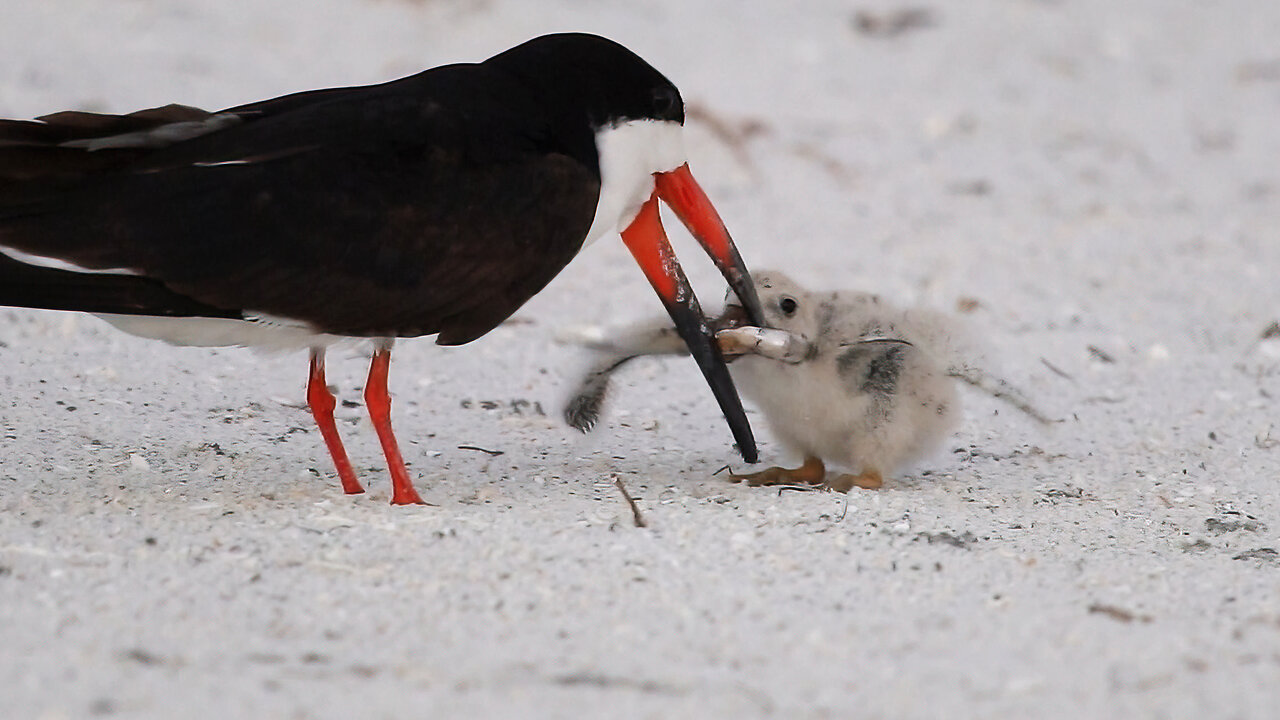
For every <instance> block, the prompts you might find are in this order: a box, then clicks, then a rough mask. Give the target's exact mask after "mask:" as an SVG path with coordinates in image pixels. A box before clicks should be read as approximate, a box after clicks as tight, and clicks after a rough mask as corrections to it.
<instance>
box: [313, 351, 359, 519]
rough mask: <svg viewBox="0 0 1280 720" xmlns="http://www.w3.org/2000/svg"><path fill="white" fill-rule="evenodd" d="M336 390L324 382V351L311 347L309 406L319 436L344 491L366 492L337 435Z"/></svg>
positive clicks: (352, 492) (349, 492) (353, 492)
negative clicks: (336, 470)
mask: <svg viewBox="0 0 1280 720" xmlns="http://www.w3.org/2000/svg"><path fill="white" fill-rule="evenodd" d="M337 404H338V403H337V401H336V400H334V399H333V393H331V392H329V386H328V385H327V384H326V383H325V381H324V350H322V349H318V348H313V349H312V350H311V375H310V377H308V378H307V406H308V407H310V408H311V415H312V417H314V418H315V419H316V425H317V426H319V427H320V437H322V438H324V444H325V447H327V448H329V455H330V456H331V457H332V458H333V465H334V467H336V468H337V469H338V477H339V478H340V479H341V480H342V491H343V492H345V493H347V494H348V495H355V494H357V493H362V492H364V488H363V487H361V486H360V481H359V480H357V479H356V471H355V470H354V469H352V467H351V460H349V459H348V458H347V450H346V448H344V447H342V438H340V437H338V428H337V426H336V425H335V424H334V422H333V409H334V408H335V407H337Z"/></svg>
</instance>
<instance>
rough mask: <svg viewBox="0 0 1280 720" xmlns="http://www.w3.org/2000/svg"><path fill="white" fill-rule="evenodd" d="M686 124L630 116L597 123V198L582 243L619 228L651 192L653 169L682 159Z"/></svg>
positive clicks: (674, 164) (673, 166) (672, 167)
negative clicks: (599, 125) (615, 122)
mask: <svg viewBox="0 0 1280 720" xmlns="http://www.w3.org/2000/svg"><path fill="white" fill-rule="evenodd" d="M683 131H684V128H683V127H682V126H681V125H680V123H677V122H674V121H669V120H665V121H664V120H628V121H626V122H624V123H620V124H618V125H613V126H610V127H605V128H600V130H599V131H597V132H596V149H597V151H598V152H599V154H600V202H599V203H598V204H597V205H596V216H595V219H594V220H592V221H591V229H590V230H588V231H587V239H586V242H585V243H583V247H586V246H587V245H589V244H591V243H592V242H594V241H595V240H597V239H599V238H601V237H603V236H604V235H607V234H609V233H615V232H621V231H622V230H624V229H626V226H627V225H629V224H630V223H631V221H632V220H633V219H635V216H636V213H638V212H640V206H641V205H644V202H645V201H646V200H648V199H649V196H650V195H651V194H652V193H653V174H654V173H656V172H667V171H669V170H675V169H676V168H678V167H680V166H681V165H683V164H684V163H685V162H686V160H685V154H684V132H683Z"/></svg>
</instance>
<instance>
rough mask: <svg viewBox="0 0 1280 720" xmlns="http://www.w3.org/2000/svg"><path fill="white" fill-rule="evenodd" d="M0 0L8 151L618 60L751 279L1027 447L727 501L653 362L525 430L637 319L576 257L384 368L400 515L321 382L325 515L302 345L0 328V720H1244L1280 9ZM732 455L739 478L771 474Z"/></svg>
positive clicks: (628, 265)
mask: <svg viewBox="0 0 1280 720" xmlns="http://www.w3.org/2000/svg"><path fill="white" fill-rule="evenodd" d="M11 5H12V7H7V8H6V9H5V12H4V17H5V19H4V21H3V22H0V48H2V50H0V57H2V58H3V62H0V115H2V116H4V117H33V116H36V115H40V114H43V113H48V112H52V111H56V110H62V109H70V108H74V109H88V110H98V111H106V112H128V111H131V110H135V109H139V108H143V107H150V106H156V105H163V104H166V103H169V102H175V101H177V102H182V103H186V104H191V105H196V106H200V107H206V108H210V109H215V108H219V107H227V106H231V105H234V104H238V103H243V102H248V101H252V100H257V99H261V98H265V97H271V96H275V95H279V94H284V93H287V92H291V91H296V90H303V89H311V88H316V87H325V86H337V85H351V84H364V83H371V82H380V81H383V80H387V79H391V78H394V77H398V76H401V75H406V74H409V73H412V72H416V71H418V70H420V69H423V68H426V67H431V66H434V65H438V64H443V63H447V62H454V61H474V60H480V59H483V58H485V57H487V56H489V55H491V54H493V53H495V52H497V51H499V50H501V49H504V48H506V47H509V46H511V45H514V44H516V43H518V42H521V41H523V40H525V39H528V38H530V37H533V36H535V35H538V34H541V33H544V32H551V31H561V30H584V31H591V32H597V33H601V34H604V35H607V36H610V37H612V38H614V39H616V40H618V41H620V42H622V43H623V44H625V45H627V46H629V47H631V48H632V49H634V50H636V51H637V52H638V53H639V54H640V55H642V56H643V57H645V58H646V59H648V60H649V61H650V62H652V63H653V64H654V65H655V66H657V67H658V68H660V69H661V70H662V71H663V72H665V73H666V74H667V75H668V76H669V77H671V78H672V80H673V81H674V82H675V83H676V84H677V85H678V86H679V87H680V88H681V90H682V92H683V94H684V97H685V100H686V102H687V103H688V106H689V122H688V132H687V133H686V135H687V142H688V150H689V155H690V160H691V165H692V168H693V171H694V173H695V175H696V176H697V177H698V178H699V180H700V182H701V183H702V184H703V186H704V187H705V188H706V190H707V191H708V193H709V194H710V196H711V197H712V199H713V200H714V201H715V203H716V205H717V206H718V208H719V210H720V212H721V214H722V215H723V216H724V218H725V219H726V221H727V223H728V224H729V227H730V228H731V230H732V231H733V233H734V236H735V239H736V240H737V242H738V244H739V246H740V248H741V249H742V252H743V254H744V256H745V257H746V260H747V262H748V264H749V265H750V266H751V267H753V268H779V269H782V270H785V271H786V272H787V273H788V274H790V275H792V276H794V277H796V278H797V279H798V280H800V281H802V282H804V283H805V284H807V285H809V286H811V287H814V288H858V289H863V290H870V291H875V292H878V293H881V294H883V295H884V296H885V297H888V298H892V299H893V300H894V301H895V302H898V303H903V304H911V303H914V304H920V305H926V306H930V307H934V308H938V309H941V310H945V311H948V312H953V313H957V314H958V315H961V316H962V317H963V318H964V321H965V322H966V323H967V324H968V325H969V326H970V327H971V328H972V332H973V334H974V335H975V336H977V337H980V338H981V339H982V341H983V342H984V343H985V346H986V348H987V358H988V361H989V363H990V364H991V366H992V367H994V368H997V369H998V371H999V373H1000V374H1001V375H1002V376H1003V377H1005V378H1006V379H1008V380H1010V381H1011V382H1014V383H1016V384H1018V385H1019V386H1021V387H1023V388H1025V389H1026V390H1027V392H1028V393H1029V394H1030V395H1031V396H1032V397H1033V398H1034V399H1035V402H1036V403H1037V405H1038V406H1039V407H1040V408H1042V409H1043V410H1044V411H1045V412H1046V413H1048V414H1049V415H1052V416H1053V417H1056V418H1061V422H1058V423H1055V424H1054V425H1053V426H1052V427H1050V428H1048V429H1045V428H1042V427H1040V426H1038V425H1036V424H1035V423H1033V422H1030V421H1028V420H1027V419H1025V418H1024V417H1022V416H1020V415H1019V414H1018V413H1016V412H1013V411H1011V410H1010V409H1009V408H1008V407H1007V406H1004V405H1002V404H1000V403H998V402H996V401H994V400H992V399H990V398H987V397H984V396H982V395H980V394H976V393H973V392H969V391H966V392H965V395H964V400H965V405H966V408H965V419H964V421H963V423H962V425H961V428H960V429H959V430H958V431H957V432H956V434H955V435H954V436H953V437H952V438H951V439H949V440H948V441H947V443H946V444H945V445H944V446H943V448H942V449H941V451H940V452H938V453H936V454H935V455H934V456H933V457H931V458H930V459H928V460H927V461H925V462H924V463H922V464H921V465H919V466H918V467H917V468H915V469H913V470H911V471H910V472H908V473H906V474H904V475H903V476H902V477H899V478H896V479H895V480H894V481H892V482H890V483H889V484H888V485H887V486H886V487H885V488H884V489H882V490H879V491H866V490H856V489H855V490H854V491H853V492H852V493H850V494H849V495H847V496H846V495H840V494H835V493H827V492H797V491H781V492H779V491H778V490H777V489H765V488H745V487H742V486H739V485H732V484H729V483H728V482H726V481H725V479H724V475H723V474H719V475H717V474H716V473H717V471H718V470H720V469H721V468H722V467H723V466H725V465H731V466H732V467H733V468H734V469H736V470H741V469H743V465H742V463H741V462H740V460H739V459H738V458H737V457H736V455H735V453H734V450H733V449H732V446H731V440H730V437H729V433H728V430H727V428H726V427H725V425H724V423H723V421H722V420H721V418H720V416H719V414H718V412H717V410H716V408H715V404H714V402H713V400H712V398H711V395H710V393H709V392H708V391H707V389H706V387H705V386H704V385H703V383H702V381H701V379H700V377H699V376H698V374H697V372H696V368H695V367H694V365H693V363H692V362H690V361H689V360H687V359H671V360H655V361H653V362H646V363H643V364H637V365H636V366H635V367H633V368H630V369H629V370H628V371H626V372H624V373H622V374H621V375H620V377H619V380H620V382H619V383H618V386H617V387H616V391H615V393H614V397H613V403H612V405H611V406H610V408H609V410H608V413H607V416H606V418H605V420H604V421H603V422H602V423H601V425H600V427H599V428H597V430H596V431H595V432H594V433H592V434H591V435H588V436H583V435H580V434H578V433H577V432H575V431H573V430H572V429H570V428H568V427H566V426H565V425H564V424H563V423H562V422H561V421H560V419H559V416H558V409H559V407H560V405H561V403H562V402H563V401H564V399H565V396H566V394H567V393H568V392H569V390H570V389H571V387H572V385H573V383H574V382H575V381H576V379H577V377H578V374H579V373H580V372H581V371H582V369H583V368H584V367H585V366H586V364H587V358H586V356H585V355H584V354H583V352H582V351H581V350H580V349H578V348H575V347H572V346H569V345H565V344H563V343H559V342H557V341H556V338H557V337H560V336H563V335H564V334H565V333H566V332H571V331H573V330H575V329H578V328H582V327H584V326H585V327H602V326H611V325H615V324H619V323H625V322H628V321H633V320H639V319H644V318H648V317H655V316H657V315H660V314H661V306H660V305H659V303H658V302H657V300H656V299H655V298H654V297H653V294H652V292H651V291H650V289H649V288H648V286H647V284H646V283H645V281H644V278H643V277H642V275H641V274H640V272H639V271H638V270H637V269H636V268H635V266H634V265H633V264H632V262H631V261H630V258H629V256H628V255H627V253H626V251H625V249H624V248H623V247H622V245H621V243H619V242H617V241H616V240H614V239H604V240H601V241H600V242H599V243H597V244H595V245H593V246H592V247H590V248H589V249H588V250H587V251H585V252H584V253H583V254H582V255H581V256H580V257H579V258H578V259H576V260H575V261H574V262H573V264H572V265H571V266H570V267H569V268H568V269H567V270H566V271H565V272H564V273H562V274H561V276H560V277H559V278H557V279H556V281H555V282H553V283H552V285H551V286H550V287H549V288H548V289H547V290H546V291H545V292H544V293H542V294H541V295H539V296H538V297H537V298H535V299H534V300H533V301H532V302H530V303H529V304H528V305H527V306H526V307H525V308H524V309H522V310H521V311H520V312H519V313H518V314H517V315H516V317H515V318H514V319H513V320H512V321H511V322H509V323H508V324H506V325H504V326H502V327H501V328H499V329H498V330H496V331H494V332H493V333H491V334H490V335H488V336H486V337H485V338H483V339H482V340H480V341H478V342H476V343H474V344H472V345H469V346H465V347H461V348H449V349H445V348H439V347H436V346H435V345H433V344H432V343H431V341H430V340H429V339H419V340H409V341H403V342H401V343H399V344H398V345H397V346H396V350H395V363H394V364H393V366H392V379H391V382H392V390H393V392H394V395H395V410H394V412H395V422H396V427H397V431H398V434H399V437H400V439H401V442H402V444H403V447H404V451H405V455H406V458H407V460H408V462H409V464H410V469H411V471H412V472H413V473H414V474H415V475H416V477H417V482H418V487H419V489H420V490H421V491H422V492H423V495H424V497H425V498H426V499H427V500H429V501H430V502H432V503H435V504H436V506H434V507H412V508H396V507H391V506H390V505H388V503H387V500H388V497H389V488H388V481H387V477H386V473H385V470H384V466H383V462H382V458H381V456H380V453H379V451H378V446H377V442H376V440H375V438H374V434H373V431H372V428H371V427H370V425H369V423H368V421H367V420H366V419H365V417H364V412H363V406H362V404H361V403H360V392H361V389H362V387H363V382H364V378H363V375H364V372H365V368H366V357H367V355H366V354H365V353H362V352H361V351H360V349H359V348H352V349H350V350H335V351H334V352H332V353H331V354H330V361H329V372H330V381H331V383H332V384H333V385H334V386H335V387H336V389H337V391H338V393H339V396H340V399H341V400H343V401H347V402H344V404H342V405H341V406H340V407H339V416H340V417H339V420H340V422H339V427H340V430H341V432H342V434H343V436H344V438H345V440H346V443H347V447H348V449H349V451H350V452H351V454H352V456H353V460H354V462H355V464H356V467H357V471H358V472H359V473H360V474H361V476H362V478H363V479H364V480H365V481H366V483H367V484H368V485H369V487H370V492H368V493H367V494H365V495H362V496H344V495H342V494H341V492H340V490H339V488H338V483H337V479H336V477H335V475H334V473H333V470H332V467H331V465H330V462H329V459H328V457H327V456H326V454H325V452H324V448H323V445H322V443H321V440H320V437H319V433H318V432H317V431H316V430H315V429H314V426H313V424H312V422H311V419H310V416H309V415H308V413H307V411H306V409H305V407H304V404H303V403H304V397H303V384H304V382H305V378H306V357H305V354H303V353H294V354H285V355H262V354H258V353H255V352H252V351H249V350H243V349H234V348H232V349H218V350H207V349H198V348H177V347H170V346H167V345H164V344H161V343H156V342H151V341H146V340H142V339H138V338H134V337H131V336H128V335H125V334H123V333H120V332H117V331H115V330H114V329H112V328H110V327H109V326H107V325H105V324H104V323H102V322H100V321H99V320H97V319H95V318H92V317H89V316H80V315H75V314H60V313H52V312H35V311H26V310H12V309H0V390H2V392H0V715H2V716H4V717H12V718H40V719H47V720H54V719H58V718H84V717H149V718H175V717H189V718H235V717H258V718H290V719H294V718H298V719H302V718H331V717H371V718H383V717H386V718H390V717H494V718H498V717H501V718H515V717H520V718H526V717H527V718H582V717H604V716H608V717H618V718H694V717H708V718H710V717H714V718H749V717H777V718H854V717H856V718H1027V717H1042V718H1054V717H1061V718H1081V717H1090V718H1265V717H1275V716H1276V713H1277V712H1280V710H1278V708H1280V325H1277V322H1278V321H1280V283H1278V282H1277V277H1280V242H1278V241H1277V237H1276V234H1277V228H1278V227H1280V163H1278V162H1277V158H1280V122H1278V121H1277V118H1280V49H1278V47H1277V45H1276V38H1277V37H1280V5H1277V4H1275V3H1274V2H1270V1H1269V0H1257V1H1253V2H1250V1H1247V0H1240V1H1238V2H1231V3H1204V2H1193V1H1191V0H1134V1H1133V2H1126V3H1113V2H1108V1H1106V0H1056V1H1055V0H1039V1H1033V0H975V1H974V2H969V3H964V4H959V3H955V4H952V3H940V2H934V3H931V4H925V3H912V4H897V3H891V2H867V3H862V2H846V1H840V2H837V1H835V0H812V1H806V2H803V3H799V4H796V3H754V2H740V1H730V0H705V1H702V2H696V3H693V2H681V1H679V0H630V1H629V2H619V1H614V0H610V1H608V2H596V3H584V2H573V1H572V0H546V1H544V2H538V3H532V2H519V1H517V0H479V1H477V0H417V1H410V0H352V1H350V2H339V1H338V0H324V1H322V2H321V1H317V0H277V1H276V2H271V3H259V2H251V1H249V0H225V1H223V2H218V3H208V2H196V1H195V0H131V1H129V2H112V3H105V2H101V1H100V0H46V1H45V2H40V3H34V2H29V3H11ZM677 225H678V224H675V223H668V226H669V227H670V228H675V227H676V226H677ZM673 236H675V237H674V240H675V242H676V244H677V252H678V253H679V254H680V255H681V257H682V258H684V263H685V267H686V269H687V270H688V271H689V273H690V277H691V279H692V281H693V283H694V285H695V287H697V288H698V289H699V291H700V293H701V296H702V298H703V300H704V302H705V304H707V305H709V306H716V305H718V303H719V299H720V296H721V294H722V292H723V290H722V285H723V284H722V281H721V280H720V279H719V278H718V276H717V274H716V272H715V270H714V268H712V267H711V265H710V263H709V262H706V261H705V260H703V259H702V257H701V253H700V251H699V249H698V248H697V247H696V245H694V244H693V243H692V242H691V241H690V240H689V239H688V238H687V237H686V236H685V235H684V234H683V232H682V231H680V232H676V231H674V230H673ZM751 417H752V419H753V422H754V423H755V425H756V429H757V434H758V435H759V436H760V437H761V438H762V445H761V450H762V455H763V459H764V460H765V461H766V462H770V463H776V462H792V461H794V460H796V458H792V457H787V456H786V455H785V454H784V453H783V452H782V451H781V449H780V448H779V447H778V446H777V445H776V443H773V442H771V441H770V438H769V435H768V430H767V427H766V425H765V424H764V422H763V420H762V418H761V416H760V415H759V414H758V413H755V412H753V413H752V414H751ZM616 480H621V481H622V483H623V484H624V485H625V487H626V488H627V489H628V490H629V492H630V493H631V494H632V495H634V496H635V498H636V501H637V505H638V507H639V509H640V512H641V513H642V515H643V518H644V519H645V520H646V521H647V527H645V528H638V527H636V526H635V523H634V522H633V516H632V512H631V510H630V509H629V507H628V505H627V503H626V502H625V501H624V500H623V498H622V495H621V493H620V492H619V490H618V488H617V487H616V486H615V481H616Z"/></svg>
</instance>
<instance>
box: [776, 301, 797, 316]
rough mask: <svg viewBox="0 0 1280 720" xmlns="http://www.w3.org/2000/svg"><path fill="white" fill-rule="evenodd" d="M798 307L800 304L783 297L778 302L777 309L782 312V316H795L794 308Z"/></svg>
mask: <svg viewBox="0 0 1280 720" xmlns="http://www.w3.org/2000/svg"><path fill="white" fill-rule="evenodd" d="M799 306H800V303H798V302H796V301H795V298H789V297H784V298H782V300H780V301H779V302H778V309H779V310H781V311H782V314H783V315H795V314H796V308H798V307H799Z"/></svg>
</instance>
